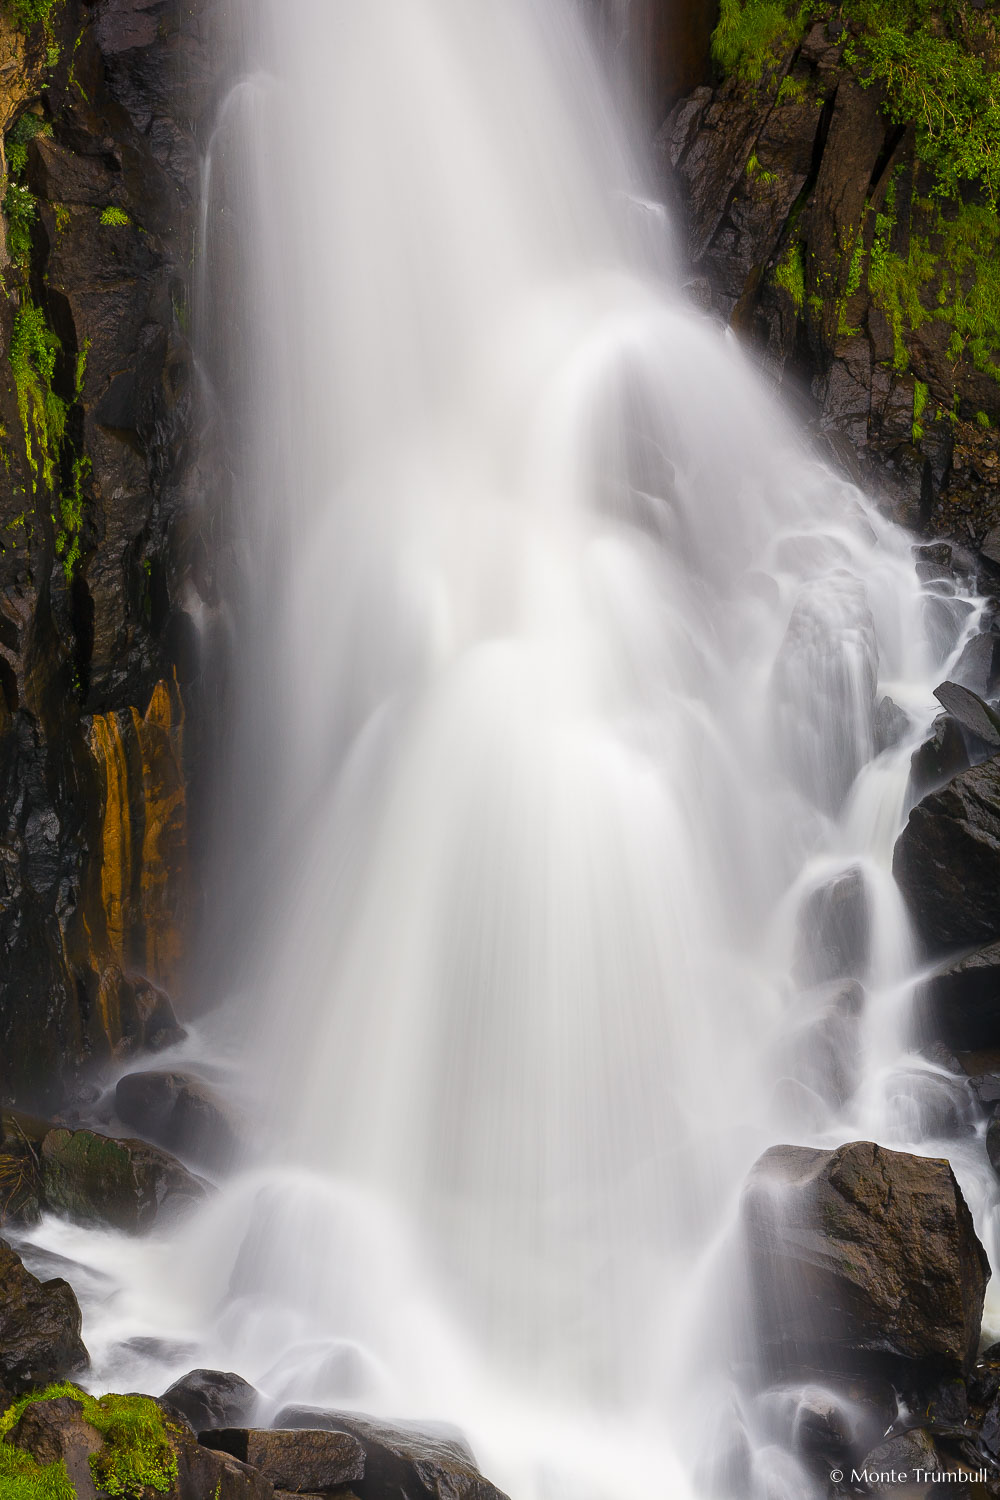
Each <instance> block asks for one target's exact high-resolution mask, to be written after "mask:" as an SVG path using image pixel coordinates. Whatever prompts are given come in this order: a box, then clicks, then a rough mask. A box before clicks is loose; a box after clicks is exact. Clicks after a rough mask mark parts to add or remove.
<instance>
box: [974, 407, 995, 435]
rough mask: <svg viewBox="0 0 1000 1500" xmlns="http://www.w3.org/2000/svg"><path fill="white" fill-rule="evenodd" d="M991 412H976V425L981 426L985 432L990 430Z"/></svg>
mask: <svg viewBox="0 0 1000 1500" xmlns="http://www.w3.org/2000/svg"><path fill="white" fill-rule="evenodd" d="M991 425H992V424H991V422H990V418H989V413H988V412H985V411H977V412H976V426H977V427H981V428H982V429H983V431H984V432H989V430H990V427H991Z"/></svg>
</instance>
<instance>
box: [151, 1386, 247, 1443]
mask: <svg viewBox="0 0 1000 1500" xmlns="http://www.w3.org/2000/svg"><path fill="white" fill-rule="evenodd" d="M160 1399H161V1400H162V1401H163V1402H164V1403H165V1404H166V1405H167V1406H169V1407H172V1408H173V1410H175V1411H179V1412H180V1413H181V1415H182V1416H183V1417H186V1418H187V1420H188V1421H189V1422H190V1423H191V1426H192V1427H193V1429H194V1431H195V1432H204V1431H205V1430H206V1428H210V1427H220V1428H221V1427H235V1426H237V1425H238V1424H239V1423H240V1422H246V1421H247V1420H248V1419H249V1418H250V1417H251V1416H252V1415H253V1411H254V1407H255V1406H256V1405H257V1401H258V1395H257V1392H256V1391H255V1390H254V1388H253V1386H252V1385H250V1383H249V1382H248V1381H246V1380H244V1379H243V1377H242V1376H241V1375H234V1374H233V1373H232V1371H229V1370H189V1371H188V1373H187V1374H186V1375H183V1376H182V1377H181V1379H180V1380H175V1381H174V1383H173V1385H172V1386H170V1387H169V1388H168V1389H167V1390H165V1391H164V1392H163V1395H162V1396H161V1398H160ZM240 1456H241V1455H239V1454H237V1457H240Z"/></svg>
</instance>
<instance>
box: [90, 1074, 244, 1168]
mask: <svg viewBox="0 0 1000 1500" xmlns="http://www.w3.org/2000/svg"><path fill="white" fill-rule="evenodd" d="M115 1110H116V1112H117V1114H118V1118H119V1119H120V1120H122V1121H123V1122H124V1123H125V1124H126V1125H131V1126H132V1128H133V1129H134V1130H140V1131H141V1132H142V1134H143V1135H144V1136H148V1137H149V1139H150V1140H152V1141H155V1142H156V1143H157V1145H159V1146H165V1147H166V1148H167V1150H168V1151H179V1152H180V1153H181V1154H182V1155H184V1156H187V1157H190V1158H191V1159H192V1160H194V1161H196V1162H204V1164H205V1165H206V1166H213V1167H223V1166H226V1165H228V1164H229V1163H230V1162H231V1161H232V1159H233V1157H234V1155H235V1153H236V1149H237V1146H238V1133H237V1130H236V1125H235V1121H234V1118H233V1116H232V1115H231V1114H230V1113H229V1112H228V1111H227V1110H226V1109H225V1107H224V1106H223V1105H222V1104H220V1103H219V1101H218V1100H217V1099H216V1098H215V1096H214V1095H213V1093H212V1090H211V1089H210V1088H209V1087H208V1085H207V1084H205V1083H203V1082H202V1081H201V1079H199V1078H194V1077H192V1076H191V1075H190V1074H187V1073H169V1072H148V1073H129V1074H128V1075H127V1076H126V1077H125V1078H122V1079H120V1080H119V1083H118V1086H117V1088H116V1089H115Z"/></svg>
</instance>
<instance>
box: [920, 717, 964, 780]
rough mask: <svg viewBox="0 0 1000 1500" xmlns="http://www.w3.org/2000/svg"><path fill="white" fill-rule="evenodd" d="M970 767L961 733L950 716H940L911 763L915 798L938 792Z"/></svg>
mask: <svg viewBox="0 0 1000 1500" xmlns="http://www.w3.org/2000/svg"><path fill="white" fill-rule="evenodd" d="M968 766H969V752H968V749H967V747H966V743H965V739H964V737H963V735H962V731H961V730H960V729H959V727H958V725H957V724H956V722H955V720H954V719H953V718H952V717H951V714H939V715H938V717H937V718H936V719H935V720H934V723H933V724H932V725H931V732H930V734H929V735H928V737H927V739H926V740H924V743H923V744H922V745H921V746H920V748H919V749H918V750H915V751H914V752H913V758H912V760H911V761H910V785H911V788H912V791H913V795H914V796H915V797H918V798H920V797H925V796H926V795H927V793H928V792H934V791H937V789H938V788H939V787H942V786H944V785H945V784H946V782H949V781H951V779H952V777H954V776H957V775H958V773H959V772H960V771H965V770H967V769H968Z"/></svg>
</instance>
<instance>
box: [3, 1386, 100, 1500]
mask: <svg viewBox="0 0 1000 1500" xmlns="http://www.w3.org/2000/svg"><path fill="white" fill-rule="evenodd" d="M5 1441H7V1442H8V1443H11V1444H13V1446H14V1447H15V1448H20V1449H21V1450H22V1451H23V1452H25V1453H30V1454H31V1456H32V1457H33V1458H34V1459H35V1460H36V1461H37V1462H38V1463H39V1464H41V1465H42V1466H43V1467H44V1466H45V1465H47V1464H54V1463H58V1462H59V1461H60V1460H61V1461H62V1462H63V1463H64V1464H65V1465H66V1472H67V1474H68V1476H69V1482H70V1484H71V1485H72V1486H73V1488H74V1489H75V1491H76V1497H77V1500H97V1488H96V1486H95V1484H94V1479H93V1475H92V1474H91V1471H90V1455H91V1454H92V1453H97V1452H99V1451H100V1449H101V1448H102V1447H103V1446H104V1439H103V1438H102V1437H101V1434H100V1433H99V1432H98V1431H97V1430H96V1428H94V1427H91V1425H90V1423H89V1422H86V1421H84V1417H83V1402H82V1401H76V1400H74V1399H73V1398H72V1397H71V1396H59V1397H57V1398H56V1400H54V1401H33V1402H32V1403H31V1405H30V1406H28V1407H26V1409H25V1411H24V1414H23V1415H22V1416H21V1417H20V1419H19V1420H18V1422H17V1423H16V1425H15V1426H14V1427H13V1428H12V1429H11V1431H10V1432H9V1433H8V1434H7V1437H6V1439H5Z"/></svg>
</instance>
